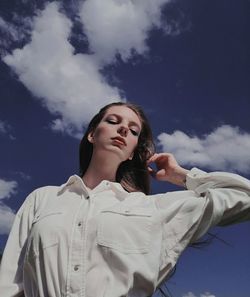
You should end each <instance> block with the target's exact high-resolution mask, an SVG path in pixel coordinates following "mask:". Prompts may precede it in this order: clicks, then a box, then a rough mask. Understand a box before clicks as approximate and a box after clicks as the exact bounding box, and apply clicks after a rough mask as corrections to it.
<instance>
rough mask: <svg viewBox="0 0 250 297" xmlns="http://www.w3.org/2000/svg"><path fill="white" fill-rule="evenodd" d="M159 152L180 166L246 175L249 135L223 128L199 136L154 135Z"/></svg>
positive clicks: (178, 133) (248, 162) (183, 134)
mask: <svg viewBox="0 0 250 297" xmlns="http://www.w3.org/2000/svg"><path fill="white" fill-rule="evenodd" d="M158 141H159V145H160V146H161V148H162V150H163V151H167V152H171V153H173V154H174V155H175V157H176V158H177V160H178V161H179V162H180V163H181V164H185V165H192V166H204V167H206V168H209V169H213V170H229V171H238V172H242V173H249V172H250V134H249V133H246V132H244V131H241V130H240V129H239V128H238V127H232V126H229V125H223V126H221V127H218V128H217V129H215V130H214V131H213V132H211V133H210V134H208V135H205V136H203V137H197V136H188V135H187V134H185V133H184V132H182V131H175V132H174V133H173V134H167V133H161V134H160V135H159V136H158Z"/></svg>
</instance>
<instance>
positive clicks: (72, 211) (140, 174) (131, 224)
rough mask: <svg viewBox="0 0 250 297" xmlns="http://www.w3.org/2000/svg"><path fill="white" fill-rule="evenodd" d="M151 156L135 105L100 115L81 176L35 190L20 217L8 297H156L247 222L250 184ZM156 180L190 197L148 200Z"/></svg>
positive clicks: (8, 252)
mask: <svg viewBox="0 0 250 297" xmlns="http://www.w3.org/2000/svg"><path fill="white" fill-rule="evenodd" d="M153 151H154V145H153V140H152V135H151V130H150V127H149V125H148V122H147V120H146V118H145V116H144V114H143V112H142V111H141V110H140V109H139V108H138V107H136V106H134V105H132V104H127V103H113V104H110V105H107V106H105V107H104V108H103V109H101V111H100V112H99V113H98V114H97V115H96V116H95V117H94V118H93V119H92V121H91V122H90V124H89V127H88V129H87V131H86V133H85V135H84V137H83V139H82V141H81V144H80V171H81V174H80V176H77V175H73V176H71V177H70V178H69V179H68V181H67V182H66V183H65V184H63V185H62V186H60V187H54V186H53V187H52V186H48V187H43V188H40V189H37V190H35V191H34V192H32V193H31V194H30V195H29V196H28V197H27V199H26V200H25V202H24V204H23V205H22V207H21V208H20V210H19V211H18V213H17V216H16V219H15V222H14V225H13V228H12V231H11V233H10V236H9V239H8V242H7V245H6V248H5V252H4V255H3V260H2V264H1V265H2V266H1V271H0V292H1V296H4V297H10V296H19V294H20V292H22V291H23V290H24V292H25V295H26V297H35V296H39V297H43V296H46V297H48V296H49V297H58V296H63V297H66V296H70V297H71V296H72V297H73V296H74V297H76V296H86V297H97V296H98V297H101V296H102V297H118V296H136V297H139V296H140V297H142V296H150V295H152V294H153V292H154V291H155V289H156V288H157V286H159V284H160V283H161V282H162V281H163V280H164V279H166V278H167V277H168V276H169V274H170V272H171V270H172V268H173V267H174V265H175V264H176V261H177V260H178V257H179V256H180V255H181V253H182V252H183V250H184V249H185V248H186V246H187V245H189V244H190V243H192V242H195V241H196V240H197V239H199V238H200V237H201V236H202V235H203V234H205V233H206V232H207V230H208V229H209V228H210V227H211V226H214V225H218V224H220V225H226V224H231V223H235V222H239V221H242V220H247V219H249V218H250V211H249V209H250V197H249V194H250V182H249V181H248V180H247V179H245V178H243V177H240V176H238V175H235V174H230V173H223V172H215V173H205V172H203V171H200V170H198V169H196V168H194V169H192V170H191V171H188V170H186V169H184V168H182V167H181V166H180V165H178V163H177V162H176V160H175V159H174V157H173V156H172V155H171V154H168V153H162V154H154V153H153ZM151 163H155V164H156V168H157V169H156V170H153V169H152V168H150V167H149V166H150V164H151ZM149 174H151V175H152V176H153V177H155V178H156V179H158V180H162V181H168V182H171V183H174V184H176V185H179V186H185V187H186V188H187V189H186V190H183V191H178V192H170V193H164V194H157V195H149Z"/></svg>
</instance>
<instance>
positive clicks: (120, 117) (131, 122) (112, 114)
mask: <svg viewBox="0 0 250 297" xmlns="http://www.w3.org/2000/svg"><path fill="white" fill-rule="evenodd" d="M109 116H115V117H117V118H118V119H119V120H120V119H122V116H121V115H119V114H116V113H111V114H108V115H107V117H109ZM129 123H130V124H132V125H135V126H137V127H138V128H139V129H141V126H140V125H139V124H137V123H136V122H135V121H129Z"/></svg>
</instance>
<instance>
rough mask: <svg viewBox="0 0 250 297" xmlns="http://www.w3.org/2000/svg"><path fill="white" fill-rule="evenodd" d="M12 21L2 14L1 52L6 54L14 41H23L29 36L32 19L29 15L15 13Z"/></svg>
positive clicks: (0, 20)
mask: <svg viewBox="0 0 250 297" xmlns="http://www.w3.org/2000/svg"><path fill="white" fill-rule="evenodd" d="M12 21H13V22H12V23H10V22H8V21H6V20H4V19H3V18H2V17H1V16H0V33H1V39H0V54H4V53H5V52H6V51H7V50H9V48H10V47H11V45H12V44H13V42H15V43H22V42H23V41H24V40H26V39H27V37H28V36H29V32H30V28H31V26H32V21H31V19H30V18H28V17H20V16H19V15H17V14H15V13H13V15H12Z"/></svg>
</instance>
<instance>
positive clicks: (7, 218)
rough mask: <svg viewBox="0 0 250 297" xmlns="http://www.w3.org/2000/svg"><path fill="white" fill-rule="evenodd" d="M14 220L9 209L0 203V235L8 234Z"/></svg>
mask: <svg viewBox="0 0 250 297" xmlns="http://www.w3.org/2000/svg"><path fill="white" fill-rule="evenodd" d="M14 218H15V213H14V212H13V210H12V209H11V208H9V207H8V206H6V205H3V204H1V203H0V234H8V233H9V232H10V229H11V226H12V224H13V221H14Z"/></svg>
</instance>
